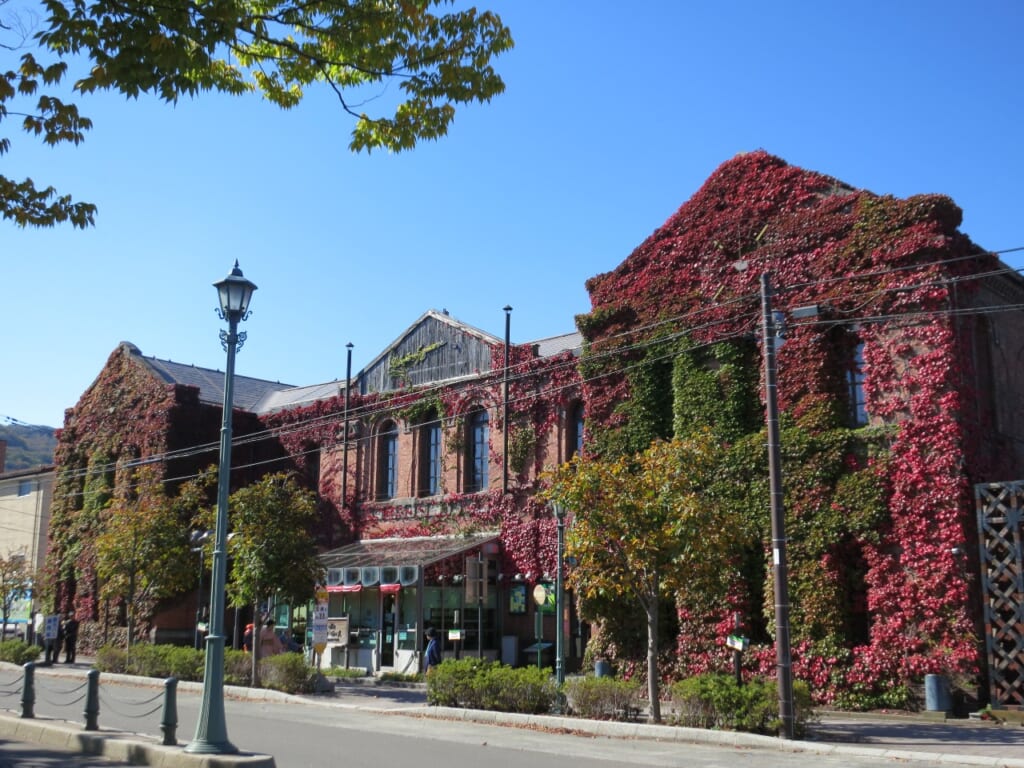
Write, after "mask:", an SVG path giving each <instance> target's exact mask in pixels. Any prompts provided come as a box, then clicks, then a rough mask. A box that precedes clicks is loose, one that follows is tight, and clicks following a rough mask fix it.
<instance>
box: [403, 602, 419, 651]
mask: <svg viewBox="0 0 1024 768" xmlns="http://www.w3.org/2000/svg"><path fill="white" fill-rule="evenodd" d="M416 598H417V593H416V587H405V588H403V589H402V592H401V594H400V595H399V598H398V650H400V651H415V650H416V649H417V645H416V623H417V621H418V620H419V613H417V611H416V608H417V603H418V601H417V599H416Z"/></svg>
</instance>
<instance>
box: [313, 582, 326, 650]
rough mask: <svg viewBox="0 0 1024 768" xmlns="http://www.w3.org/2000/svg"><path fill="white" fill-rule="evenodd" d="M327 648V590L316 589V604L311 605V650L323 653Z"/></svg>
mask: <svg viewBox="0 0 1024 768" xmlns="http://www.w3.org/2000/svg"><path fill="white" fill-rule="evenodd" d="M326 647H327V590H326V589H324V588H323V587H317V588H316V602H315V603H314V604H313V650H314V651H316V652H317V653H323V652H324V649H325V648H326Z"/></svg>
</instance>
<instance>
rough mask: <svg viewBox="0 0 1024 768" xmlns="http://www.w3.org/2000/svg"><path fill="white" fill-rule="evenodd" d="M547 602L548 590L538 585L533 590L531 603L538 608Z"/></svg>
mask: <svg viewBox="0 0 1024 768" xmlns="http://www.w3.org/2000/svg"><path fill="white" fill-rule="evenodd" d="M547 600H548V588H547V587H545V586H544V585H543V584H538V585H537V586H536V587H534V588H533V602H535V603H536V604H537V605H538V606H543V605H544V603H546V602H547Z"/></svg>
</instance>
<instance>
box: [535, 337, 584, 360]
mask: <svg viewBox="0 0 1024 768" xmlns="http://www.w3.org/2000/svg"><path fill="white" fill-rule="evenodd" d="M530 344H532V345H534V346H535V347H537V354H538V355H539V356H540V357H551V356H552V355H557V354H558V353H559V352H565V351H566V350H569V351H571V352H572V353H573V354H574V355H577V356H578V355H579V354H580V348H581V347H582V345H583V336H582V335H581V334H580V333H578V332H576V331H574V332H573V333H563V334H562V335H561V336H549V337H548V338H546V339H538V340H537V341H531V342H530Z"/></svg>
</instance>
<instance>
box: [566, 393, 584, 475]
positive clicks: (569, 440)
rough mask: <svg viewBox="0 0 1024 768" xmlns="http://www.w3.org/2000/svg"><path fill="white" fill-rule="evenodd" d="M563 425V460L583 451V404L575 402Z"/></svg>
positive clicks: (567, 459)
mask: <svg viewBox="0 0 1024 768" xmlns="http://www.w3.org/2000/svg"><path fill="white" fill-rule="evenodd" d="M568 414H569V418H568V419H567V420H566V424H565V438H566V442H565V460H566V461H569V459H571V458H572V457H573V456H575V455H576V454H577V453H579V452H580V451H582V450H583V403H581V402H580V401H578V400H577V401H576V402H575V403H573V404H572V406H571V407H570V408H569V410H568Z"/></svg>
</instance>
